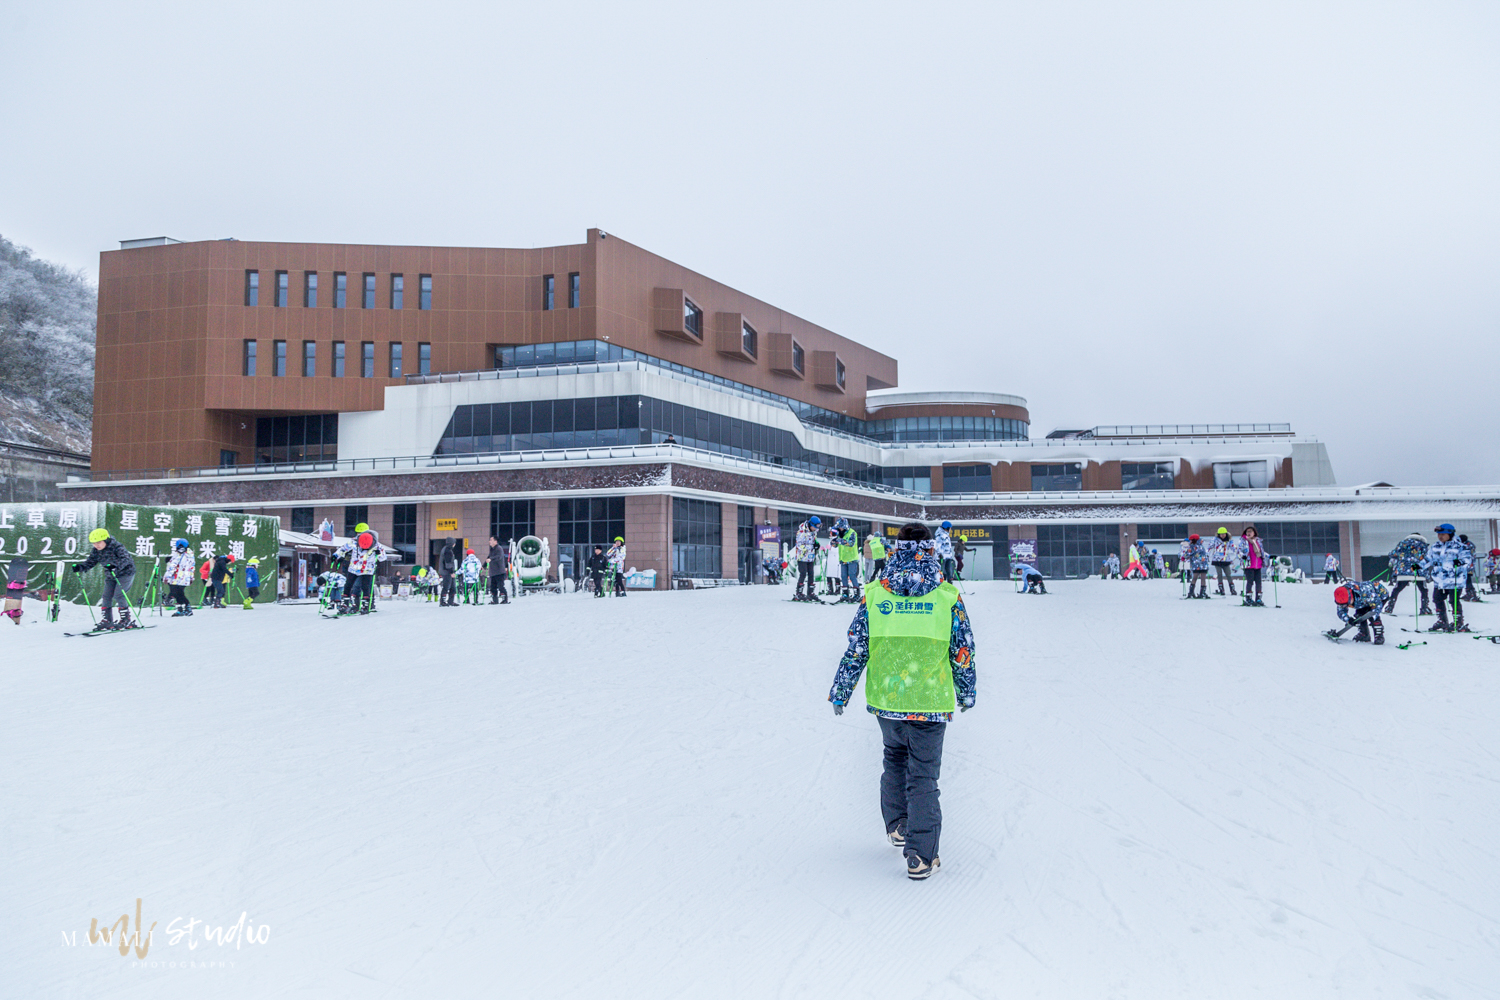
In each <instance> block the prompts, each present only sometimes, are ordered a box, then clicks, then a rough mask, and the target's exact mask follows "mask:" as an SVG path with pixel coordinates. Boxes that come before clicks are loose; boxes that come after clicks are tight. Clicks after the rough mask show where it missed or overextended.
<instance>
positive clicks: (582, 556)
mask: <svg viewBox="0 0 1500 1000" xmlns="http://www.w3.org/2000/svg"><path fill="white" fill-rule="evenodd" d="M492 502H493V501H492ZM624 534H625V498H624V497H569V498H565V499H561V500H558V501H557V544H558V554H559V557H560V558H559V562H560V563H563V564H566V563H567V562H570V561H571V562H572V564H573V570H572V573H571V575H572V576H574V577H575V578H577V579H582V578H583V576H584V575H585V572H586V571H585V570H584V566H585V564H586V563H587V562H588V558H589V556H590V555H591V554H592V553H593V547H594V546H595V545H602V546H603V547H604V549H605V551H608V550H609V546H610V543H611V542H613V541H614V540H615V539H616V538H619V537H623V536H624ZM495 537H496V538H497V539H498V538H499V537H500V536H499V535H496V536H495Z"/></svg>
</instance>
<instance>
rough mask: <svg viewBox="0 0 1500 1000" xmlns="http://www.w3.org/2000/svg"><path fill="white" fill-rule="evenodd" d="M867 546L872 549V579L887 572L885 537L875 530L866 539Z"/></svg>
mask: <svg viewBox="0 0 1500 1000" xmlns="http://www.w3.org/2000/svg"><path fill="white" fill-rule="evenodd" d="M865 548H867V549H869V550H870V579H872V580H873V579H875V578H876V577H877V576H879V575H880V574H881V573H884V572H885V539H883V538H881V537H880V536H879V535H878V534H876V533H875V532H873V531H872V532H870V536H869V537H868V538H866V539H865Z"/></svg>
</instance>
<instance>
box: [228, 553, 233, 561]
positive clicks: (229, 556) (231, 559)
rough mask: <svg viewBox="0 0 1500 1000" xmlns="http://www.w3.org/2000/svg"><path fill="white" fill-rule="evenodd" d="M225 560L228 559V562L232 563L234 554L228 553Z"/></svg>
mask: <svg viewBox="0 0 1500 1000" xmlns="http://www.w3.org/2000/svg"><path fill="white" fill-rule="evenodd" d="M227 558H228V559H229V561H230V562H234V553H233V552H231V553H229V555H228V557H227Z"/></svg>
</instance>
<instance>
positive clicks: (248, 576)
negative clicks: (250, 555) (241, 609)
mask: <svg viewBox="0 0 1500 1000" xmlns="http://www.w3.org/2000/svg"><path fill="white" fill-rule="evenodd" d="M259 596H260V559H258V558H255V559H251V560H250V562H249V563H248V564H246V566H245V610H246V611H249V610H251V609H252V608H254V607H255V599H256V598H257V597H259Z"/></svg>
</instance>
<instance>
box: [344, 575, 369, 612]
mask: <svg viewBox="0 0 1500 1000" xmlns="http://www.w3.org/2000/svg"><path fill="white" fill-rule="evenodd" d="M374 584H375V578H374V577H373V576H363V575H358V576H355V577H354V589H353V590H351V591H349V596H350V597H351V598H352V599H353V600H354V602H355V604H356V605H357V604H359V602H360V601H361V600H364V601H368V602H369V603H370V604H374V603H375V587H374Z"/></svg>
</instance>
